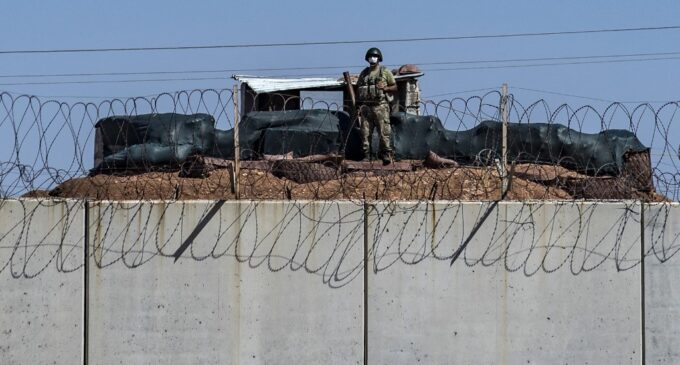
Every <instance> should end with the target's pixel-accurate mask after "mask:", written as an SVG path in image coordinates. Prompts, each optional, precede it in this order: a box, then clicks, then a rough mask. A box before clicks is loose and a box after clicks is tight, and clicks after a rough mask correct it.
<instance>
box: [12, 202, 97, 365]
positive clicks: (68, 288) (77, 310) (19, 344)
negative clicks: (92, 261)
mask: <svg viewBox="0 0 680 365" xmlns="http://www.w3.org/2000/svg"><path fill="white" fill-rule="evenodd" d="M83 210H84V209H83V205H82V204H81V203H78V202H74V201H69V202H63V201H43V202H38V201H35V200H23V201H17V200H0V293H1V294H0V363H2V364H53V363H55V364H74V363H79V362H81V361H82V360H81V359H82V354H83V351H82V342H83V293H84V290H83V270H82V265H83V233H84V227H85V226H84V219H83V218H84V214H83Z"/></svg>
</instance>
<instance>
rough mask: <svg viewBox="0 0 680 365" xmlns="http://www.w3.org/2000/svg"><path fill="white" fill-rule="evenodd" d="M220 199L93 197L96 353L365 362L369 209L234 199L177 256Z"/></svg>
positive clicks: (126, 359)
mask: <svg viewBox="0 0 680 365" xmlns="http://www.w3.org/2000/svg"><path fill="white" fill-rule="evenodd" d="M112 205H113V206H112ZM114 206H115V209H111V208H113V207H114ZM213 207H215V203H214V202H192V203H184V204H182V203H178V204H172V205H165V204H150V203H145V204H141V205H140V204H134V203H131V204H127V203H98V204H94V205H93V207H92V210H91V212H92V217H91V222H97V227H93V229H92V230H91V232H92V242H93V245H94V249H95V252H94V260H93V262H94V263H95V265H92V267H91V270H90V287H89V288H90V291H89V296H90V305H89V309H90V322H89V323H90V327H89V331H90V335H91V337H90V351H89V357H90V360H91V361H94V362H95V363H97V364H113V363H116V364H117V363H120V362H122V363H125V364H150V363H202V364H208V363H214V364H263V363H282V364H284V363H300V364H307V363H324V364H347V363H359V362H361V361H362V351H363V336H362V334H363V307H362V304H363V299H362V298H363V281H362V280H352V279H353V278H354V277H355V276H356V275H360V274H361V272H360V271H358V268H359V269H360V268H361V267H362V257H363V256H362V248H363V231H362V230H361V227H362V223H361V209H360V208H358V207H357V206H355V205H353V204H338V203H315V204H305V203H290V202H259V203H254V202H227V203H225V204H224V205H223V206H221V207H218V208H217V209H216V213H215V215H214V216H213V217H212V219H211V220H210V221H209V222H208V223H207V224H205V226H204V227H203V229H202V230H201V232H200V233H198V234H197V235H196V236H195V239H194V241H193V244H191V245H190V246H189V248H188V249H187V250H186V251H185V252H184V254H183V255H182V256H181V258H180V259H179V260H178V261H177V262H176V263H174V259H173V258H172V257H169V256H171V255H172V254H173V253H174V252H175V251H176V250H177V248H179V247H180V246H181V245H182V243H183V242H184V241H185V240H186V239H187V238H188V237H190V236H191V235H192V232H193V231H194V230H195V228H196V227H197V226H201V224H200V221H201V220H202V219H203V218H205V217H207V216H209V215H210V211H211V209H212V208H213Z"/></svg>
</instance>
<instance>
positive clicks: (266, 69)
mask: <svg viewBox="0 0 680 365" xmlns="http://www.w3.org/2000/svg"><path fill="white" fill-rule="evenodd" d="M673 55H680V52H677V51H674V52H654V53H628V54H607V55H586V56H562V57H538V58H508V59H495V60H462V61H439V62H419V63H417V64H418V65H419V66H436V65H457V64H479V63H504V62H538V61H558V60H559V61H564V60H588V59H598V58H605V59H611V58H624V57H651V56H673ZM385 66H388V67H397V66H400V65H397V64H386V65H385ZM362 67H364V65H344V66H342V65H339V66H310V67H266V68H234V69H215V70H184V71H137V72H93V73H62V74H17V75H0V78H39V77H83V76H136V75H176V74H204V73H232V72H263V71H308V70H335V69H352V68H362Z"/></svg>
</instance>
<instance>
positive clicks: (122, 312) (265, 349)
mask: <svg viewBox="0 0 680 365" xmlns="http://www.w3.org/2000/svg"><path fill="white" fill-rule="evenodd" d="M365 208H366V212H367V213H368V215H367V216H366V220H364V209H365ZM678 214H680V206H679V205H677V204H674V205H671V204H654V205H645V206H644V207H641V205H640V204H639V203H635V202H621V203H600V204H596V203H582V202H581V203H572V202H570V203H501V204H494V203H459V202H455V203H452V202H435V203H432V202H429V203H426V202H421V203H397V204H395V203H390V204H388V203H380V202H378V203H373V204H368V205H367V206H366V207H364V206H363V204H361V203H359V204H357V203H353V202H250V201H242V202H213V201H197V202H176V203H171V204H169V203H168V204H166V203H161V202H145V203H139V202H96V203H90V204H89V206H88V209H87V214H86V209H85V208H84V204H83V202H76V201H43V202H40V201H35V200H20V201H16V200H15V201H12V200H6V201H0V288H2V289H3V290H2V293H3V295H2V297H0V310H2V311H3V312H2V313H3V316H1V317H0V363H2V364H15V363H16V364H24V363H57V364H73V363H78V362H81V361H82V359H83V357H84V356H85V355H86V356H87V359H88V361H89V362H92V363H97V364H108V363H125V364H141V363H144V364H147V363H220V364H224V363H230V364H261V363H330V364H334V363H339V364H346V363H363V361H364V360H363V356H364V354H363V352H364V345H366V346H367V349H368V363H371V364H388V363H389V364H393V363H417V362H418V361H420V362H422V363H475V364H520V363H522V364H527V363H531V364H543V363H569V364H574V363H578V364H580V363H621V364H630V363H640V362H641V361H642V359H643V356H644V357H645V359H646V360H647V361H648V362H650V363H651V362H654V363H668V364H671V363H678V362H680V353H679V352H678V351H677V348H678V345H680V344H679V343H677V342H678V340H677V339H678V338H680V325H678V323H680V308H679V307H678V305H677V303H678V302H679V301H678V299H680V287H678V285H677V284H676V280H675V279H674V278H675V277H678V275H674V274H676V271H677V272H678V274H680V269H678V268H679V267H680V265H679V264H678V258H677V255H676V252H677V251H678V250H679V249H680V245H679V243H680V242H679V240H680V238H679V237H680V226H678V224H679V223H678V222H680V216H678ZM641 219H642V220H641ZM88 222H89V225H87V223H88ZM364 222H366V223H367V224H366V226H364ZM86 225H87V227H86ZM643 227H644V230H643ZM364 229H367V234H366V236H365V235H364ZM86 232H87V241H88V242H89V258H88V260H87V261H85V260H84V259H83V257H84V256H83V252H84V250H83V247H84V241H85V238H86V236H85V233H86ZM643 241H644V244H645V246H644V247H645V252H646V257H647V258H646V260H645V262H644V265H643V264H641V260H640V257H641V251H642V247H641V242H643ZM364 244H366V245H367V247H368V248H369V261H368V267H369V270H368V276H367V277H366V279H367V280H368V281H367V283H368V284H367V286H365V285H364V279H365V278H364V274H365V272H364V270H363V265H364V261H363V258H364ZM181 248H186V249H184V250H182V249H181ZM178 253H179V254H180V255H179V256H178V259H177V260H175V255H176V254H178ZM662 261H664V262H663V263H661V262H662ZM83 266H85V267H86V270H83V269H82V268H83ZM643 293H644V295H643ZM364 298H366V300H367V303H368V306H367V307H364ZM643 309H644V311H643ZM364 314H366V318H364ZM85 317H86V318H87V320H85V319H84V318H85ZM364 321H366V323H367V327H366V328H365V327H364ZM29 323H30V324H29ZM85 324H86V325H85ZM364 329H366V330H367V338H366V339H365V338H364ZM85 332H86V333H87V337H86V338H85V337H84V333H85ZM85 339H87V341H85ZM643 345H644V346H643ZM643 351H644V354H643Z"/></svg>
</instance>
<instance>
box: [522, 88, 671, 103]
mask: <svg viewBox="0 0 680 365" xmlns="http://www.w3.org/2000/svg"><path fill="white" fill-rule="evenodd" d="M512 88H513V89H517V90H524V91H532V92H536V93H541V94H553V95H560V96H569V97H572V98H579V99H586V100H595V101H601V102H606V103H621V104H645V103H668V102H673V101H675V100H630V101H617V100H611V99H602V98H596V97H592V96H583V95H575V94H567V93H563V92H557V91H548V90H539V89H531V88H526V87H519V86H514V85H513V86H512Z"/></svg>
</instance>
